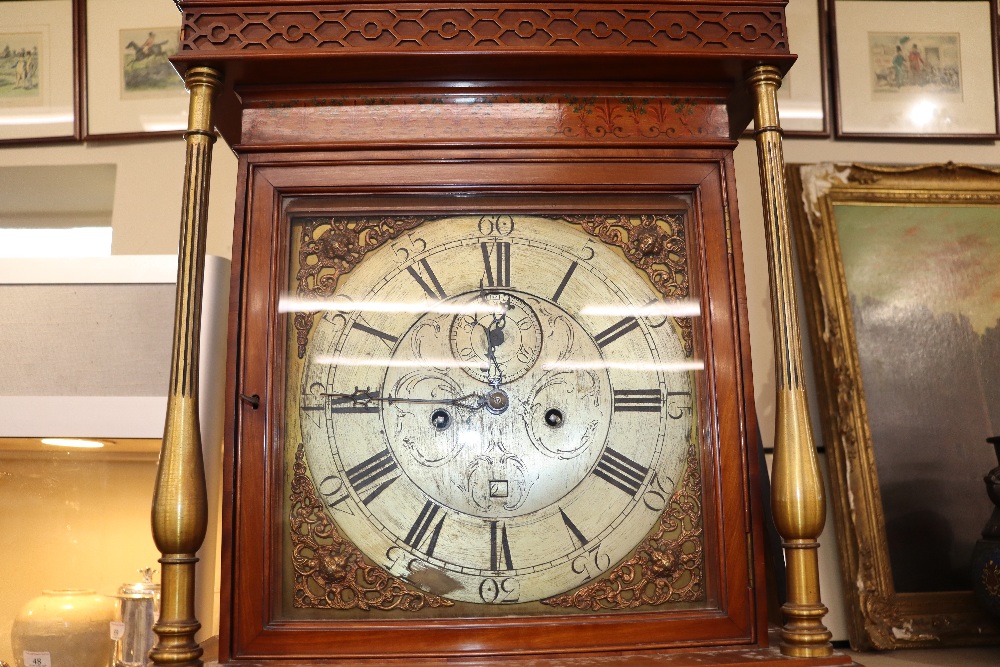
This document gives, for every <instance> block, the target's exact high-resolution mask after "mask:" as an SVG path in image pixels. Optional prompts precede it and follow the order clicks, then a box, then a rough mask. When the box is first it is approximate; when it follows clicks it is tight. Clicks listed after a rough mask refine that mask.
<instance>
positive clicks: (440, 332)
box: [154, 0, 850, 665]
mask: <svg viewBox="0 0 1000 667" xmlns="http://www.w3.org/2000/svg"><path fill="white" fill-rule="evenodd" d="M180 5H181V7H182V10H183V11H184V33H183V47H182V51H181V54H180V55H179V56H178V57H177V58H176V59H175V63H176V64H177V65H178V67H179V68H180V69H181V70H186V72H187V79H188V83H189V86H190V87H191V89H192V91H193V93H192V94H193V96H194V97H193V98H194V99H195V102H194V103H193V106H192V109H193V110H194V111H197V112H198V114H200V116H199V117H200V118H201V119H202V121H204V120H205V119H206V117H207V114H208V111H206V109H207V110H209V111H210V110H211V101H212V99H213V95H214V94H215V93H214V91H215V90H216V89H218V90H220V91H221V92H219V93H218V99H217V117H216V123H217V126H218V127H219V129H220V130H221V132H222V136H223V137H224V138H225V139H226V140H227V141H228V142H229V144H230V145H231V146H232V147H233V149H234V150H235V151H236V152H237V154H238V155H239V157H240V179H239V191H238V193H237V219H236V226H235V234H234V246H233V260H234V263H233V266H234V269H233V283H232V285H233V288H232V298H231V302H232V310H231V327H230V353H229V354H230V356H229V364H228V374H229V377H228V382H229V385H228V386H229V397H230V399H229V401H228V408H227V409H228V412H227V420H228V424H229V430H228V433H227V440H226V472H225V475H226V477H225V483H226V494H225V497H226V499H227V500H226V504H225V507H224V508H223V509H224V511H223V514H224V524H225V530H224V545H223V563H224V564H223V592H222V628H221V642H220V650H221V656H220V657H221V660H222V661H223V662H227V663H231V664H247V665H249V664H253V665H258V664H268V665H271V664H274V665H293V664H294V665H301V664H336V663H338V662H340V663H345V664H346V663H350V664H387V663H394V662H399V663H400V664H404V663H405V664H408V665H413V664H420V665H423V664H441V663H442V662H443V661H473V662H474V663H475V664H494V663H497V664H498V663H501V662H505V661H513V662H515V663H516V662H519V661H520V662H523V661H529V662H531V661H534V662H531V664H536V662H537V664H546V663H547V661H556V660H564V661H565V660H568V661H569V663H567V664H577V662H580V663H581V664H583V663H587V661H598V662H600V661H601V660H614V661H619V660H623V661H625V663H626V664H633V663H634V664H661V663H662V664H733V665H737V664H790V665H799V664H802V665H806V664H810V665H820V664H822V665H835V664H849V662H850V661H849V660H846V659H844V658H842V657H839V656H836V655H833V656H831V655H829V651H828V645H827V644H826V643H825V642H826V640H827V639H828V636H829V635H828V633H826V634H824V633H825V628H823V627H822V624H821V623H820V622H819V617H821V616H822V613H823V611H824V610H823V609H822V606H821V604H819V603H818V599H817V600H815V603H816V604H811V603H810V604H802V605H799V607H798V608H797V609H796V610H793V612H792V613H793V616H794V614H795V613H798V614H799V617H800V618H799V620H801V619H805V620H804V622H803V623H802V625H801V627H800V628H799V629H798V630H796V629H794V628H793V629H792V630H789V631H787V632H786V640H787V642H788V643H789V645H790V646H791V649H790V650H786V651H785V653H786V654H787V655H784V656H783V655H781V654H780V653H779V652H778V651H777V649H767V648H766V646H767V626H766V613H765V596H764V580H765V573H764V569H763V562H764V559H763V541H762V539H761V536H762V517H763V508H762V506H761V503H760V499H759V488H758V476H759V474H760V473H759V471H758V469H757V454H756V451H755V444H754V439H753V437H752V436H753V434H754V433H755V431H756V423H755V414H754V407H753V400H752V377H751V373H750V368H749V342H748V341H749V336H748V329H747V315H746V311H745V306H744V300H745V298H744V288H743V279H742V255H741V249H740V236H739V223H738V218H737V214H736V192H735V185H734V183H735V180H734V174H733V161H732V150H733V148H734V146H735V143H736V141H735V139H734V136H735V135H737V134H738V133H739V132H740V130H741V128H742V127H743V126H745V125H746V123H747V122H748V121H749V120H750V112H751V109H752V108H754V105H753V104H752V103H751V96H750V93H749V92H748V89H747V87H746V86H745V83H744V78H746V77H748V76H750V77H751V78H752V76H751V74H750V73H751V71H752V70H754V68H757V69H756V70H755V71H757V72H758V74H759V75H760V77H759V78H760V79H761V81H764V83H763V84H760V85H762V86H763V87H764V88H767V87H768V86H770V87H771V88H770V89H768V90H770V93H771V94H772V97H773V87H774V85H776V82H777V81H778V78H779V74H780V71H781V70H782V69H784V68H787V66H788V65H789V64H790V62H791V57H790V56H789V55H788V49H787V40H786V37H785V34H784V22H783V12H782V6H781V4H780V3H745V2H720V3H716V4H714V5H713V4H704V5H697V6H688V5H685V6H683V7H680V6H677V5H674V4H669V3H663V4H659V5H648V6H645V5H644V6H631V5H629V6H620V5H607V6H603V5H601V6H598V5H592V4H586V5H579V6H576V5H558V6H554V5H553V6H548V5H537V4H533V3H522V4H517V5H503V6H495V7H493V6H490V7H485V6H482V7H480V6H475V7H473V6H471V5H470V6H463V5H451V6H438V5H433V6H432V5H425V4H414V3H397V4H391V3H390V4H385V3H376V4H369V5H365V6H363V7H353V6H348V5H343V4H337V3H311V4H310V3H298V2H296V3H280V4H278V3H275V4H271V5H264V4H257V3H251V2H242V3H229V4H226V3H217V2H208V1H202V0H199V1H195V0H190V1H188V2H181V3H180ZM220 73H221V74H220ZM765 97H766V96H765ZM765 102H766V99H765ZM772 102H773V100H772ZM764 106H765V107H766V104H765V105H764ZM757 107H758V108H759V107H760V103H758V105H757ZM196 115H197V114H196ZM758 121H760V118H758ZM758 124H759V125H760V123H758ZM775 130H776V128H775V127H767V123H764V126H763V131H764V132H773V131H775ZM189 137H191V138H190V139H189V141H190V142H191V145H192V146H196V148H194V149H191V150H192V151H194V152H195V153H197V151H198V150H201V152H202V154H203V153H204V152H205V149H204V147H205V146H207V145H209V143H210V141H211V136H210V135H209V133H207V132H206V131H205V130H204V129H199V128H197V127H193V128H192V131H191V132H190V133H189ZM199 142H201V143H199ZM197 146H201V147H202V148H200V149H199V148H197ZM778 147H779V149H780V143H778ZM203 159H204V158H203V155H198V154H195V155H193V156H191V157H190V161H191V164H194V165H197V164H199V160H203ZM779 173H780V171H779ZM191 177H192V179H195V180H197V178H198V176H197V174H194V175H193V176H191ZM203 180H204V178H203V177H202V181H203ZM196 190H197V189H196V188H194V187H192V190H191V192H192V195H191V196H192V198H195V197H196V196H200V193H198V192H197V191H196ZM190 243H192V244H193V245H195V246H197V243H198V241H197V239H196V238H194V237H192V240H191V241H190ZM168 447H169V446H168ZM178 448H179V446H178ZM177 465H181V464H177ZM167 467H169V465H167ZM164 493H166V491H164ZM159 506H160V505H158V507H159ZM821 523H822V521H821V519H820V525H821ZM798 528H801V526H799V525H798V524H796V525H795V526H792V529H793V530H792V532H794V530H795V529H798ZM813 528H814V526H812V525H811V524H810V525H809V526H807V527H805V528H803V530H805V531H806V532H808V531H809V530H812V529H813ZM194 532H197V531H194ZM786 532H787V531H786ZM800 532H801V531H800ZM786 537H788V538H789V539H790V540H791V541H795V540H798V541H799V542H801V543H802V545H801V547H800V549H799V550H800V551H803V552H804V553H806V554H813V555H814V551H809V549H810V546H809V544H807V543H806V542H808V540H805V539H803V538H801V537H799V536H795V535H792V536H788V535H786ZM793 538H794V539H793ZM166 541H167V540H166V538H162V539H161V542H163V543H166ZM163 550H164V553H165V554H166V553H183V552H184V548H182V547H180V546H178V547H174V548H172V549H170V548H164V549H163ZM165 559H167V560H169V558H167V557H166V556H165ZM183 560H184V559H183V558H180V557H178V558H176V563H177V568H178V569H177V572H182V571H183V572H186V570H182V569H181V568H182V566H183V567H186V565H185V563H186V561H184V563H182V562H181V561H183ZM165 567H166V566H165ZM168 569H169V568H168ZM171 576H172V575H170V574H166V573H165V578H166V579H169V578H170V577H171ZM178 576H179V575H178ZM185 581H186V580H185ZM806 602H807V603H809V602H810V600H806ZM793 606H794V605H793ZM182 612H183V610H180V611H178V613H177V615H179V616H182V615H183V614H182ZM171 613H172V612H171ZM792 625H794V623H793V624H792ZM190 627H191V624H190V622H188V621H187V620H185V619H179V620H171V619H170V618H167V619H166V620H163V619H161V621H160V624H159V630H160V631H161V633H160V634H161V644H160V646H159V647H158V648H157V649H156V650H155V651H154V660H158V661H159V662H157V664H196V662H184V660H192V661H196V660H197V655H196V653H197V650H196V649H192V648H191V647H190V645H185V646H182V644H183V642H182V641H180V640H178V639H177V638H178V637H182V636H183V635H184V634H185V633H187V632H189V629H190ZM178 628H182V629H180V630H178ZM810 633H812V634H810ZM171 642H173V646H171ZM796 642H798V643H800V644H802V646H800V647H799V650H796V649H795V646H794V644H795V643H796ZM178 647H180V648H178ZM182 654H183V655H182ZM581 661H582V662H581ZM762 661H763V663H762ZM768 661H770V662H768ZM463 664H464V663H463ZM559 664H563V663H561V662H560V663H559ZM587 664H590V663H587Z"/></svg>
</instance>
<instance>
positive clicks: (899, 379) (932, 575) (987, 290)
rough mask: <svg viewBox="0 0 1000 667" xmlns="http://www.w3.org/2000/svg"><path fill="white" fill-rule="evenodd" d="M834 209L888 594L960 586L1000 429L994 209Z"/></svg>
mask: <svg viewBox="0 0 1000 667" xmlns="http://www.w3.org/2000/svg"><path fill="white" fill-rule="evenodd" d="M833 210H834V218H835V219H836V222H837V231H838V237H839V241H840V249H841V257H842V260H843V267H844V277H845V280H846V284H847V291H848V298H849V300H850V307H851V312H852V314H853V320H854V330H855V336H856V340H857V352H858V358H859V360H860V367H861V376H862V381H863V385H864V394H865V398H866V400H867V406H868V417H869V422H870V427H871V436H872V442H873V446H874V450H875V460H876V464H877V470H878V480H879V486H880V487H881V491H882V493H881V496H882V504H883V511H884V516H885V531H886V537H887V542H888V547H889V560H890V562H891V565H892V578H893V583H894V586H895V590H896V592H900V593H910V592H913V593H917V592H932V591H960V590H968V589H970V588H971V587H972V581H971V571H970V562H971V555H972V548H973V546H974V544H975V542H976V540H977V539H979V537H980V531H981V530H982V528H983V525H984V524H985V523H986V521H987V519H989V517H990V512H991V509H992V504H991V503H990V501H989V499H988V498H987V496H986V492H985V489H983V487H982V478H983V475H985V474H986V473H987V472H988V471H989V470H990V468H992V467H993V466H994V465H996V459H995V457H994V455H993V451H992V448H991V447H989V445H987V444H986V442H985V439H986V438H987V437H990V436H994V435H1000V272H998V271H997V270H996V265H997V258H998V257H1000V222H998V214H1000V209H998V208H997V207H995V206H961V205H959V206H955V205H923V206H879V205H867V204H860V205H859V204H841V205H834V207H833Z"/></svg>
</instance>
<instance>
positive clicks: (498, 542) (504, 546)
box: [490, 521, 514, 572]
mask: <svg viewBox="0 0 1000 667" xmlns="http://www.w3.org/2000/svg"><path fill="white" fill-rule="evenodd" d="M490 569H491V570H493V571H494V572H499V571H500V570H513V569H514V563H513V561H512V560H511V557H510V543H509V542H508V541H507V526H505V525H504V524H502V523H500V522H499V521H490Z"/></svg>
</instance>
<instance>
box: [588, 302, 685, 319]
mask: <svg viewBox="0 0 1000 667" xmlns="http://www.w3.org/2000/svg"><path fill="white" fill-rule="evenodd" d="M580 314H581V315H611V316H613V317H657V316H663V315H666V316H667V317H698V316H699V315H701V304H699V303H698V302H697V301H695V300H693V299H687V300H685V301H675V302H673V303H660V302H654V303H648V304H646V305H645V306H602V305H598V304H594V305H590V306H584V307H583V308H581V309H580Z"/></svg>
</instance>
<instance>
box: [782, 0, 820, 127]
mask: <svg viewBox="0 0 1000 667" xmlns="http://www.w3.org/2000/svg"><path fill="white" fill-rule="evenodd" d="M785 20H786V21H787V22H788V34H789V43H790V44H791V47H792V49H793V51H794V52H795V53H797V54H798V57H799V58H798V60H796V61H795V65H794V66H793V67H792V70H791V71H790V72H789V73H788V74H786V75H785V76H784V78H783V79H782V82H781V88H779V89H778V115H779V117H780V118H781V129H782V130H784V132H785V135H786V136H792V137H828V136H830V120H829V117H830V114H829V110H828V99H827V94H826V91H827V80H826V71H827V58H826V53H827V49H826V32H827V30H826V9H825V7H824V3H823V0H793V1H792V2H789V3H788V6H787V7H786V9H785Z"/></svg>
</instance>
